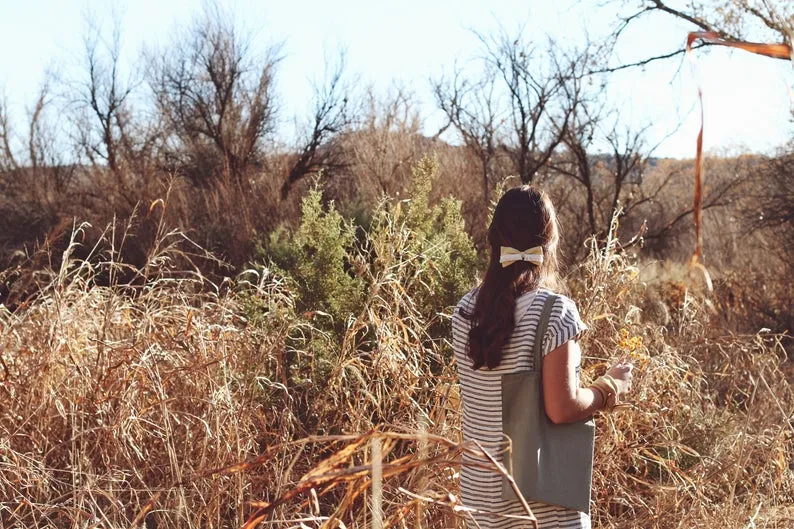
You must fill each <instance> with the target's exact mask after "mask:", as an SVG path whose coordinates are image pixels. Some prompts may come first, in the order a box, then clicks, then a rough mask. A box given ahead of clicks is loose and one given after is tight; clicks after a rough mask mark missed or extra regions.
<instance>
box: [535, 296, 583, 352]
mask: <svg viewBox="0 0 794 529" xmlns="http://www.w3.org/2000/svg"><path fill="white" fill-rule="evenodd" d="M556 296H557V299H556V300H555V301H554V305H553V306H552V309H551V314H550V315H549V326H548V328H547V329H546V335H545V336H544V337H543V354H544V355H547V354H549V353H550V352H552V351H553V350H555V349H556V348H558V347H559V346H561V345H562V344H564V343H565V342H567V341H568V340H573V339H574V338H576V337H577V336H579V335H580V334H581V333H582V332H583V331H585V330H587V325H585V323H584V322H583V321H582V318H581V317H580V316H579V310H578V309H577V308H576V303H574V302H573V300H571V299H570V298H567V297H565V296H562V295H560V294H556Z"/></svg>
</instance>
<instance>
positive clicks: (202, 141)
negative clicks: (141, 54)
mask: <svg viewBox="0 0 794 529" xmlns="http://www.w3.org/2000/svg"><path fill="white" fill-rule="evenodd" d="M280 60H281V47H280V46H279V45H273V46H270V47H268V48H266V49H265V50H264V53H263V54H261V55H255V54H254V52H253V44H252V38H251V36H250V35H243V34H241V33H240V31H239V30H238V28H237V27H236V26H235V24H234V22H233V21H232V20H231V19H230V18H228V17H227V16H226V15H225V14H224V13H222V12H221V11H220V10H219V9H218V8H215V9H208V10H207V11H205V13H204V15H203V17H201V18H197V19H196V20H194V21H193V23H192V24H191V25H190V26H188V27H187V28H186V29H184V30H183V31H181V32H180V33H179V35H178V37H176V38H175V39H174V41H173V42H172V43H171V45H170V47H169V48H167V49H166V50H165V51H164V52H162V53H161V54H160V55H159V57H152V58H151V59H150V62H151V63H152V68H151V71H150V75H149V81H150V85H151V88H152V90H153V91H154V94H155V98H156V102H157V108H158V111H159V113H160V115H161V117H162V119H163V120H164V122H165V123H166V124H167V127H168V129H169V131H168V132H169V133H168V135H167V140H166V153H167V160H168V163H167V164H166V165H167V168H168V169H170V170H178V171H180V172H182V173H183V174H185V175H186V176H187V177H188V178H189V179H190V180H191V181H193V182H194V183H195V184H196V185H200V186H212V185H214V184H217V183H218V182H219V181H227V182H231V183H234V184H236V185H238V186H240V187H241V188H243V189H246V188H248V186H249V183H248V179H249V178H250V174H249V173H250V171H251V170H252V169H253V168H255V167H257V166H258V165H259V164H261V163H262V161H263V158H264V153H263V142H264V140H265V139H266V138H267V137H269V135H270V134H271V133H272V132H273V131H274V128H275V124H276V114H277V110H278V108H277V104H276V97H275V87H274V79H275V74H276V68H277V66H278V63H279V62H280Z"/></svg>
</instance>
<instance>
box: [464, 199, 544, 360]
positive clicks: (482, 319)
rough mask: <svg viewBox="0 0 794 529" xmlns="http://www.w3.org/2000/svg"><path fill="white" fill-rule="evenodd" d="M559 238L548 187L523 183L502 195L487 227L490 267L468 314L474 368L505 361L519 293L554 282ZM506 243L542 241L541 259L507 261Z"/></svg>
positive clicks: (520, 248) (528, 245)
mask: <svg viewBox="0 0 794 529" xmlns="http://www.w3.org/2000/svg"><path fill="white" fill-rule="evenodd" d="M558 243H559V229H558V226H557V216H556V214H555V212H554V206H553V205H552V204H551V200H549V198H548V196H547V195H546V194H545V193H543V192H541V191H540V190H539V189H537V188H536V187H533V186H529V185H524V186H521V187H514V188H513V189H510V190H509V191H507V192H506V193H505V194H504V195H503V196H502V198H501V199H500V200H499V203H498V204H497V205H496V209H495V210H494V214H493V219H492V221H491V225H490V227H489V228H488V244H489V246H490V262H489V264H488V270H487V271H486V273H485V279H484V280H483V282H482V285H480V288H479V289H478V291H477V301H476V303H475V307H474V312H473V313H472V314H470V315H469V317H470V319H471V321H472V327H471V331H470V332H469V352H468V354H469V358H471V360H472V363H473V367H474V369H479V368H480V367H483V366H487V367H488V368H491V369H492V368H494V367H496V366H498V365H499V363H500V362H501V360H502V348H503V347H504V346H505V344H506V343H507V341H508V340H509V339H510V335H511V334H512V333H513V329H514V328H515V323H516V322H515V307H516V298H518V296H520V295H521V294H523V293H524V292H528V291H531V290H534V289H536V288H538V287H539V286H548V287H554V286H556V278H557V245H558ZM503 247H505V248H509V249H510V250H508V251H507V253H510V252H513V251H517V252H519V253H525V252H526V251H528V250H532V249H533V248H537V247H539V248H540V249H541V251H542V255H543V260H542V263H540V264H537V263H536V262H533V261H529V260H521V259H518V260H515V261H508V262H506V263H504V264H503V263H502V262H500V257H501V256H502V248H503ZM536 252H537V250H536Z"/></svg>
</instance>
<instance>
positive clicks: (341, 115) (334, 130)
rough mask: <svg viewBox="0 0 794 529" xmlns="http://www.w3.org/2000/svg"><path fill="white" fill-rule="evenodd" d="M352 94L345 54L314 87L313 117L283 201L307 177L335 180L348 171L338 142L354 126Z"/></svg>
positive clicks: (328, 68) (286, 184)
mask: <svg viewBox="0 0 794 529" xmlns="http://www.w3.org/2000/svg"><path fill="white" fill-rule="evenodd" d="M350 92H351V88H350V86H349V85H348V84H347V82H346V80H345V54H344V52H341V53H340V55H339V59H338V61H336V63H335V64H330V63H329V61H326V72H325V77H324V79H323V81H322V82H321V83H319V84H316V85H315V86H314V111H313V115H312V118H311V120H310V124H309V126H308V127H306V130H305V131H304V132H303V135H302V137H301V139H300V140H299V141H300V145H299V146H298V149H297V151H298V155H297V156H296V158H295V160H294V162H293V163H292V165H291V167H290V170H289V174H288V175H287V179H286V180H285V181H284V184H283V185H282V186H281V199H282V200H285V199H286V198H287V196H288V195H289V192H290V190H291V189H292V187H293V186H294V185H295V184H296V183H297V182H298V181H300V180H302V179H303V178H305V177H306V176H308V175H311V174H316V173H318V172H320V171H323V172H324V173H325V174H326V176H331V175H333V173H335V172H338V171H340V170H341V169H344V168H345V167H347V162H346V161H345V159H344V155H343V152H342V148H341V145H339V144H338V143H337V142H335V141H334V140H335V138H336V137H337V136H339V135H340V134H341V133H343V132H345V131H347V130H348V128H349V126H350V125H351V124H352V119H353V114H354V113H351V112H350V110H351V101H350V97H351V93H350Z"/></svg>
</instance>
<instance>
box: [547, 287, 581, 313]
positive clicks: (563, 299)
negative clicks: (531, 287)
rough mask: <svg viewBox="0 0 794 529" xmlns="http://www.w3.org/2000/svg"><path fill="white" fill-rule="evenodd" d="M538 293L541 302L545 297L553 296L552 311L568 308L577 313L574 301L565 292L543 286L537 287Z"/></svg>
mask: <svg viewBox="0 0 794 529" xmlns="http://www.w3.org/2000/svg"><path fill="white" fill-rule="evenodd" d="M538 294H539V296H538V298H539V301H541V302H543V303H545V302H546V299H547V298H548V297H549V296H554V297H555V300H554V305H553V309H552V312H556V311H557V310H561V309H569V310H575V311H577V313H578V307H577V305H576V302H575V301H574V300H573V299H571V298H570V297H568V296H567V295H566V294H562V293H560V292H555V291H554V290H551V289H549V288H544V287H541V288H538Z"/></svg>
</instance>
